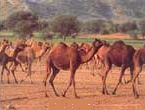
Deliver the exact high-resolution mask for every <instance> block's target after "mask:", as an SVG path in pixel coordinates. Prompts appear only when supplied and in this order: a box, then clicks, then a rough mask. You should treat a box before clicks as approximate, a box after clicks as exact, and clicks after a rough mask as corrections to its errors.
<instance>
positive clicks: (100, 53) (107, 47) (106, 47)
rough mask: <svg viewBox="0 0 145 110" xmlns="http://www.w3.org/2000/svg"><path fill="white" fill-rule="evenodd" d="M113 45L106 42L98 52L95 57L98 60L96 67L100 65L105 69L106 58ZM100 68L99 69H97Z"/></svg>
mask: <svg viewBox="0 0 145 110" xmlns="http://www.w3.org/2000/svg"><path fill="white" fill-rule="evenodd" d="M110 48H111V45H110V44H109V43H107V42H106V41H104V43H103V46H102V47H101V48H99V50H98V52H97V53H96V55H95V60H96V66H98V65H99V64H100V63H101V64H100V66H101V68H104V67H105V57H106V55H107V53H108V51H109V50H110ZM97 68H99V67H97Z"/></svg>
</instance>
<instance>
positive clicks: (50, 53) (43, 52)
mask: <svg viewBox="0 0 145 110" xmlns="http://www.w3.org/2000/svg"><path fill="white" fill-rule="evenodd" d="M42 57H43V59H45V61H46V62H45V64H46V75H45V78H44V80H43V82H44V86H45V96H46V97H47V96H48V94H47V80H48V78H49V76H50V78H49V83H50V85H51V86H52V89H53V91H54V93H55V95H56V96H59V94H58V93H57V91H56V89H55V86H54V84H53V81H54V79H55V78H56V76H57V74H58V73H59V71H60V70H68V71H70V80H69V84H68V85H67V87H66V89H65V90H64V92H63V94H62V96H63V97H65V96H66V93H67V91H68V89H69V88H70V86H71V85H72V86H73V90H74V96H75V97H76V98H78V97H79V96H78V95H77V92H76V84H75V74H76V70H77V69H78V68H79V67H80V65H81V66H82V65H84V64H87V63H92V60H93V62H95V63H94V64H95V66H94V67H93V68H97V67H98V65H100V64H101V65H102V67H103V68H104V69H105V71H104V72H103V73H101V74H100V76H101V78H102V94H106V95H108V94H109V92H108V90H107V87H106V79H107V75H108V73H109V71H110V70H111V69H112V65H115V66H117V67H120V68H121V72H120V77H119V81H118V83H117V85H116V86H115V89H114V91H113V93H112V94H116V91H117V88H118V87H119V85H120V83H121V82H122V78H123V76H124V73H125V70H126V69H127V68H130V76H131V78H130V80H129V81H127V82H126V83H129V82H132V88H133V94H134V96H135V98H138V97H139V94H138V92H137V89H136V80H137V78H138V76H139V73H140V72H141V71H142V66H143V64H144V63H145V47H142V48H140V49H138V50H135V49H134V47H133V46H131V45H127V44H125V43H124V42H123V41H121V40H119V41H115V42H114V43H113V44H112V45H111V44H109V43H107V42H106V41H103V40H99V39H95V40H94V41H93V42H92V44H91V45H90V44H87V43H82V44H80V45H79V44H77V43H75V42H74V43H72V44H70V45H67V44H65V43H63V42H60V43H58V44H56V45H54V46H52V45H50V43H48V42H38V41H34V40H30V39H27V40H19V41H16V42H15V43H11V42H10V41H9V40H7V39H3V40H1V41H0V65H2V70H1V83H3V74H4V70H6V71H7V82H8V83H10V81H9V75H10V74H12V75H13V77H14V80H15V83H18V81H17V78H16V76H15V71H16V69H17V67H18V66H20V67H21V69H22V71H23V72H26V73H27V74H26V76H25V77H24V78H23V79H22V80H21V81H20V83H22V82H23V81H25V80H26V78H27V77H29V78H30V82H31V83H33V81H32V79H31V74H32V67H33V62H34V60H38V61H40V60H41V59H42Z"/></svg>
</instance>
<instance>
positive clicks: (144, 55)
mask: <svg viewBox="0 0 145 110" xmlns="http://www.w3.org/2000/svg"><path fill="white" fill-rule="evenodd" d="M133 64H134V70H133V73H134V77H133V80H132V87H133V94H134V97H135V98H138V97H139V94H138V92H137V89H136V80H137V78H138V76H139V74H140V73H141V71H142V66H143V64H145V47H143V48H141V49H139V50H137V51H136V52H135V54H134V57H133Z"/></svg>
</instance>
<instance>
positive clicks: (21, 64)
mask: <svg viewBox="0 0 145 110" xmlns="http://www.w3.org/2000/svg"><path fill="white" fill-rule="evenodd" d="M19 65H20V68H21V70H22V72H26V71H25V70H24V68H23V66H22V64H21V63H19Z"/></svg>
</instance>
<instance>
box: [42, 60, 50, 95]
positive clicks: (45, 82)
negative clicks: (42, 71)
mask: <svg viewBox="0 0 145 110" xmlns="http://www.w3.org/2000/svg"><path fill="white" fill-rule="evenodd" d="M46 65H47V66H46V77H45V78H44V80H43V83H44V86H45V97H48V95H47V88H46V86H47V79H48V77H49V75H50V74H51V65H50V60H49V61H48V62H47V64H46Z"/></svg>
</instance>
